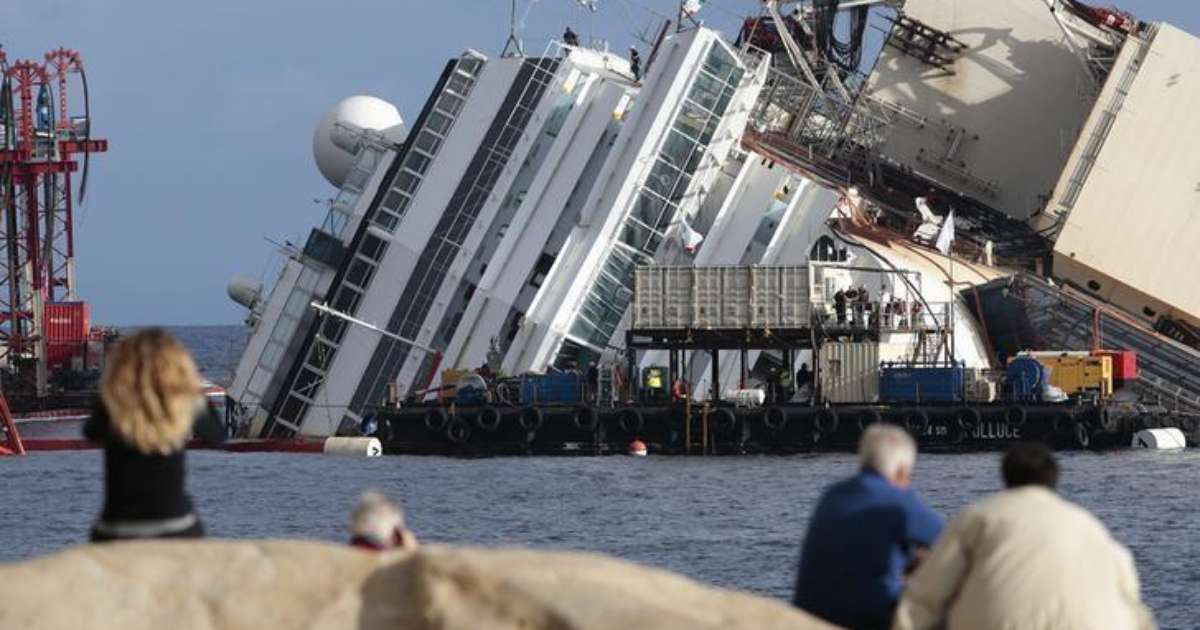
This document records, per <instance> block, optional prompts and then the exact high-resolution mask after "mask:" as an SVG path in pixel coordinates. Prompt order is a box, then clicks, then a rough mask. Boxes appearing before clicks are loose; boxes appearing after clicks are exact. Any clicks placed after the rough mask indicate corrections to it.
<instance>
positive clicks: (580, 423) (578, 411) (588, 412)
mask: <svg viewBox="0 0 1200 630" xmlns="http://www.w3.org/2000/svg"><path fill="white" fill-rule="evenodd" d="M571 422H572V424H574V425H575V428H576V429H579V430H580V431H595V430H596V427H597V426H599V425H600V415H599V414H597V413H596V410H595V409H594V408H593V407H590V406H588V405H579V406H578V407H575V414H574V416H572V418H571Z"/></svg>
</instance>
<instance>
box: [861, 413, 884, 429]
mask: <svg viewBox="0 0 1200 630" xmlns="http://www.w3.org/2000/svg"><path fill="white" fill-rule="evenodd" d="M880 422H883V415H882V414H880V413H879V410H878V409H863V410H861V411H859V412H858V432H859V433H862V432H863V431H866V430H867V427H869V426H871V425H872V424H879V423H880Z"/></svg>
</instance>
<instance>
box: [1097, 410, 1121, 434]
mask: <svg viewBox="0 0 1200 630" xmlns="http://www.w3.org/2000/svg"><path fill="white" fill-rule="evenodd" d="M1092 417H1093V418H1094V419H1093V421H1092V424H1093V426H1095V427H1096V428H1099V429H1101V430H1103V431H1106V432H1108V433H1113V432H1115V431H1116V430H1117V428H1118V426H1119V425H1120V422H1119V421H1118V420H1117V416H1116V414H1114V413H1112V410H1111V409H1109V408H1108V407H1096V409H1095V411H1093V412H1092Z"/></svg>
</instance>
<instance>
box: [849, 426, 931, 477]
mask: <svg viewBox="0 0 1200 630" xmlns="http://www.w3.org/2000/svg"><path fill="white" fill-rule="evenodd" d="M858 456H859V458H860V459H861V460H862V466H863V468H867V469H870V470H873V471H875V472H877V473H879V474H881V475H883V476H884V477H886V478H887V479H888V480H889V481H891V482H892V483H893V484H894V485H898V486H907V485H908V483H909V478H910V475H911V474H912V469H913V465H914V464H915V463H916V461H917V443H916V442H915V441H914V440H913V438H912V436H911V435H909V434H908V432H907V431H905V430H904V429H901V428H900V427H897V426H894V425H890V424H873V425H871V426H869V427H867V430H866V431H864V432H863V435H862V440H860V441H859V443H858Z"/></svg>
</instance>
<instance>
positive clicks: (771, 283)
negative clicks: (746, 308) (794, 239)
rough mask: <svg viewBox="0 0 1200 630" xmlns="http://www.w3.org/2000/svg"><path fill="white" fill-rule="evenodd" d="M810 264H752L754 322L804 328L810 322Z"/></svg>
mask: <svg viewBox="0 0 1200 630" xmlns="http://www.w3.org/2000/svg"><path fill="white" fill-rule="evenodd" d="M808 286H809V275H808V267H799V266H792V267H751V268H750V287H751V293H750V304H751V306H752V309H753V310H752V313H753V315H752V317H751V322H750V323H751V325H753V326H756V327H760V328H801V327H804V326H808V325H809V324H810V323H811V319H810V313H811V307H810V304H809V290H808Z"/></svg>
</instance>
